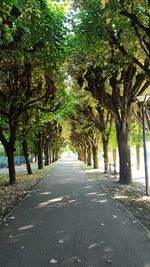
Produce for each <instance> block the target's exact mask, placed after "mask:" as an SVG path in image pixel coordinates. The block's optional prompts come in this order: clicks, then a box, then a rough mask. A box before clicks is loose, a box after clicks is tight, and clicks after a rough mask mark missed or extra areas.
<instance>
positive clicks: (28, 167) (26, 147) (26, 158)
mask: <svg viewBox="0 0 150 267" xmlns="http://www.w3.org/2000/svg"><path fill="white" fill-rule="evenodd" d="M22 148H23V153H24V157H25V161H26V166H27V171H28V174H32V169H31V164H30V161H29V154H28V144H27V141H26V140H24V141H23V142H22Z"/></svg>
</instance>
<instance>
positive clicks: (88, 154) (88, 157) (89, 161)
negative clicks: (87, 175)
mask: <svg viewBox="0 0 150 267" xmlns="http://www.w3.org/2000/svg"><path fill="white" fill-rule="evenodd" d="M87 165H88V166H92V153H91V147H88V151H87Z"/></svg>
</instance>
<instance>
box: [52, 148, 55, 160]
mask: <svg viewBox="0 0 150 267" xmlns="http://www.w3.org/2000/svg"><path fill="white" fill-rule="evenodd" d="M52 162H55V149H53V150H52Z"/></svg>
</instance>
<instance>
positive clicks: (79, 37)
mask: <svg viewBox="0 0 150 267" xmlns="http://www.w3.org/2000/svg"><path fill="white" fill-rule="evenodd" d="M149 5H150V3H149V1H144V0H143V1H116V2H114V1H111V0H109V1H88V2H85V1H83V2H82V1H80V2H78V1H75V4H74V8H75V10H76V12H75V15H74V34H73V35H72V38H73V43H74V44H75V46H74V52H73V54H72V58H71V64H72V68H71V67H70V66H69V69H70V73H71V75H72V76H73V77H74V79H76V80H77V81H78V84H79V86H80V87H81V89H82V90H86V91H88V92H90V93H91V95H92V96H93V98H95V99H96V100H97V103H98V108H97V111H98V117H99V124H100V126H99V129H100V131H101V133H103V138H104V139H105V140H103V144H105V143H107V142H108V140H109V134H108V133H106V134H105V127H103V117H102V114H105V115H104V117H105V120H106V121H107V122H108V121H109V119H108V120H107V114H109V113H110V118H111V117H112V118H113V120H114V122H115V125H116V135H117V143H118V149H119V160H120V178H119V181H120V182H121V183H131V181H132V174H131V158H130V126H131V122H132V121H131V118H132V117H133V113H134V112H133V108H134V104H135V101H136V97H137V96H139V95H141V94H143V93H145V92H146V91H147V93H150V76H149V74H150V73H149V71H150V70H149V66H150V64H149V63H150V57H149V56H150V50H149V49H150V38H149V36H150V32H149V30H150V28H149V22H150V16H149V11H148V10H149ZM72 62H73V63H72ZM138 117H139V114H138ZM104 150H105V148H104Z"/></svg>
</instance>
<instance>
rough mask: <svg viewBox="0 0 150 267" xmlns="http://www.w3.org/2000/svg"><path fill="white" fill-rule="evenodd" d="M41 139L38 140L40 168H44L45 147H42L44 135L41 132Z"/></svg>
mask: <svg viewBox="0 0 150 267" xmlns="http://www.w3.org/2000/svg"><path fill="white" fill-rule="evenodd" d="M38 137H39V140H38V141H37V149H38V151H37V152H38V155H37V157H38V169H43V167H44V166H43V148H42V137H41V134H40V133H39V136H38Z"/></svg>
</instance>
